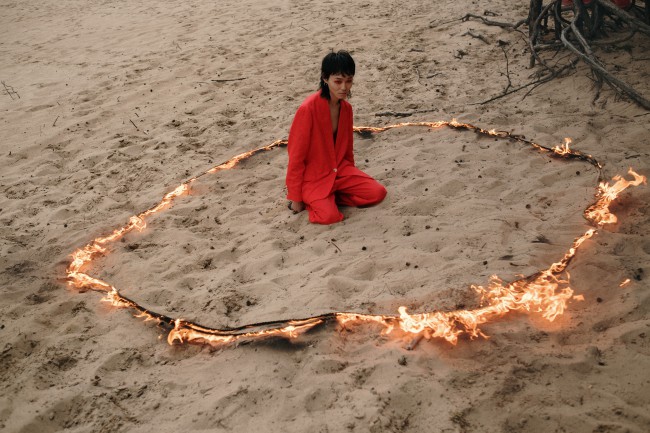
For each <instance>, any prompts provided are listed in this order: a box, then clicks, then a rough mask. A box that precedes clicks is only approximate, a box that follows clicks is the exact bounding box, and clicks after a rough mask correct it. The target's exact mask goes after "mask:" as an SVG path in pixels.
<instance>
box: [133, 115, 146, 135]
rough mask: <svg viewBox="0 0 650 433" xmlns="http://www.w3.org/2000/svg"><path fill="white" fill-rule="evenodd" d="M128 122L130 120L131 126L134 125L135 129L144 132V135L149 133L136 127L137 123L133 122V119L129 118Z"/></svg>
mask: <svg viewBox="0 0 650 433" xmlns="http://www.w3.org/2000/svg"><path fill="white" fill-rule="evenodd" d="M129 122H131V125H133V127H134V128H135V129H137V130H138V132H144V133H145V134H146V135H149V134H147V132H146V131H143V130H141V129H140V128H138V125H136V124H135V123H133V120H131V119H129Z"/></svg>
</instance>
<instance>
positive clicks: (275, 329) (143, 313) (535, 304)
mask: <svg viewBox="0 0 650 433" xmlns="http://www.w3.org/2000/svg"><path fill="white" fill-rule="evenodd" d="M411 126H415V127H428V128H431V129H438V128H441V127H443V126H447V127H450V128H453V129H457V130H467V131H473V132H475V133H477V134H480V135H485V136H490V137H501V138H508V139H510V140H514V141H518V142H520V143H523V144H527V145H529V146H531V147H533V148H534V149H537V150H539V151H542V152H546V153H548V154H549V155H552V156H555V157H561V158H566V159H578V160H582V161H585V162H588V163H590V164H591V165H593V166H595V167H596V168H597V169H599V170H600V169H601V168H602V165H601V164H600V163H599V162H598V161H597V160H596V159H595V158H593V157H592V156H591V155H587V154H583V153H581V152H579V151H576V150H573V149H571V148H570V144H571V140H570V139H568V138H566V139H565V141H564V144H563V145H562V146H555V147H552V148H551V147H547V146H543V145H541V144H538V143H535V142H533V141H531V140H528V139H526V138H525V137H523V136H520V135H514V134H512V133H510V132H507V131H497V130H495V129H490V130H485V129H483V128H479V127H477V126H474V125H471V124H468V123H461V122H458V121H457V120H456V119H452V120H451V121H437V122H406V123H398V124H394V125H387V126H383V127H369V126H358V127H354V131H356V132H358V133H361V134H372V133H379V132H383V131H387V130H389V129H394V128H402V127H411ZM286 144H287V141H286V140H276V141H274V142H272V143H271V144H269V145H266V146H263V147H260V148H257V149H254V150H251V151H248V152H244V153H241V154H239V155H236V156H234V157H233V158H231V159H229V160H228V161H226V162H224V163H221V164H219V165H217V166H215V167H213V168H210V169H209V170H207V171H205V172H204V173H202V174H200V175H198V176H196V177H193V178H191V179H189V180H187V181H185V182H183V183H182V184H181V185H179V186H178V187H176V188H175V189H174V190H172V191H171V192H169V193H167V194H165V195H164V196H163V198H162V200H161V201H160V202H159V203H157V204H156V205H154V206H153V207H151V208H149V209H147V210H146V211H144V212H142V213H140V214H138V215H134V216H132V217H130V218H129V220H128V222H127V223H126V224H125V225H124V226H122V227H120V228H117V229H115V230H114V231H113V232H111V233H110V234H108V235H106V236H101V237H97V238H95V239H94V240H92V241H91V242H90V243H88V244H87V245H85V246H84V247H82V248H80V249H78V250H76V251H74V252H73V253H72V259H71V261H70V264H69V265H68V268H67V269H66V274H67V281H68V284H69V285H70V286H71V287H74V288H77V289H80V290H81V289H91V290H96V291H100V292H104V297H103V298H102V301H104V302H107V303H109V304H110V305H111V306H113V307H116V308H128V309H132V310H135V311H136V317H140V318H143V319H144V320H145V321H155V322H157V323H158V324H159V325H162V326H166V327H168V328H170V331H169V334H168V336H167V341H168V343H169V344H175V343H195V344H209V345H212V346H222V345H227V344H232V343H237V342H240V341H247V340H258V339H265V338H270V337H281V338H287V339H293V338H297V337H298V336H300V335H302V334H304V333H305V332H307V331H309V330H311V329H313V328H314V327H316V326H319V325H322V324H324V323H327V322H330V321H337V322H338V323H339V324H340V326H341V327H342V328H346V327H348V326H350V325H352V324H361V323H371V324H378V325H380V326H381V327H383V333H384V334H386V335H387V334H391V333H392V332H393V331H394V330H396V329H398V330H400V331H401V332H402V333H403V334H406V335H421V336H424V337H426V338H427V339H429V338H433V337H436V338H442V339H444V340H446V341H448V342H449V343H451V344H456V343H457V341H458V339H459V337H460V336H461V335H463V334H466V335H467V336H469V338H471V339H474V338H477V337H483V338H487V336H486V335H485V334H484V333H483V332H482V331H481V330H480V328H479V326H480V325H483V324H485V323H487V322H489V321H491V320H494V319H495V318H498V317H502V316H504V315H505V314H507V313H509V312H511V311H523V312H534V313H538V314H541V316H542V317H544V318H545V319H547V320H549V321H553V320H555V319H556V318H557V317H558V316H559V315H561V314H562V313H563V312H564V311H565V309H566V306H567V303H568V302H569V301H570V300H571V299H573V300H584V296H583V295H574V294H573V293H574V292H573V289H571V287H570V286H569V275H568V274H567V273H566V268H567V266H568V265H569V263H570V262H571V260H572V259H573V258H574V257H575V255H576V253H577V251H578V249H579V248H580V247H581V246H582V245H583V244H584V242H585V241H587V240H588V239H590V238H591V237H592V236H594V235H595V234H596V230H595V229H589V230H587V231H586V232H585V233H584V234H583V235H582V236H579V237H578V238H576V239H575V240H574V241H573V243H572V245H571V247H570V248H569V249H568V251H567V252H566V253H565V254H564V256H563V257H562V258H561V259H560V260H559V261H558V262H555V263H552V264H551V265H550V266H549V267H548V268H547V269H544V270H541V271H539V272H537V273H535V274H533V275H531V276H528V277H524V278H521V279H519V280H516V281H513V282H504V281H503V280H501V279H500V278H499V277H497V276H496V275H493V276H491V277H490V280H489V283H488V285H487V287H483V286H472V288H473V289H474V290H475V291H476V292H477V293H478V294H479V295H480V296H481V306H480V308H477V309H474V310H456V311H448V312H442V311H433V312H424V313H415V314H410V313H408V312H407V307H405V306H401V307H399V308H398V314H395V315H371V314H361V313H351V312H334V313H328V314H323V315H320V316H315V317H309V318H305V319H299V320H280V321H274V322H266V323H258V324H251V325H245V326H242V327H239V328H229V329H214V328H208V327H204V326H201V325H198V324H196V323H193V322H190V321H186V320H182V319H178V318H176V319H174V318H171V317H168V316H165V315H162V314H159V313H156V312H154V311H151V310H148V309H146V308H145V307H143V306H142V305H140V304H138V303H137V302H135V301H133V300H131V299H129V298H126V297H125V296H123V295H121V294H120V293H119V291H118V290H117V289H116V288H115V287H113V286H112V285H111V284H109V283H108V282H106V281H103V280H100V279H98V278H95V277H92V276H90V275H89V274H88V273H87V269H88V268H89V267H90V265H91V264H92V263H93V261H94V260H96V259H97V258H99V257H101V256H104V255H106V254H108V253H109V250H108V247H107V246H108V245H109V244H111V243H112V242H115V241H117V240H119V239H120V238H122V237H124V236H125V235H126V234H128V233H130V232H132V231H133V230H137V231H142V230H144V229H145V228H146V226H147V224H146V219H147V218H149V217H151V216H153V215H155V214H157V213H159V212H162V211H163V210H165V209H167V208H169V207H170V206H172V205H173V203H174V201H175V200H176V199H178V198H179V197H181V196H184V195H188V194H189V193H190V187H191V185H192V183H194V182H195V181H196V180H197V179H198V178H200V177H201V176H204V175H206V174H214V173H218V172H220V171H222V170H228V169H232V168H233V167H235V166H237V164H239V163H240V162H241V161H243V160H245V159H248V158H250V157H251V156H253V155H256V154H257V153H260V152H263V151H268V150H271V149H273V148H276V147H279V146H284V145H286ZM628 173H629V174H631V175H632V176H633V178H634V179H633V180H631V181H628V180H625V179H624V178H622V177H621V176H615V177H614V178H613V181H615V183H614V184H613V185H611V186H610V185H609V184H608V183H602V182H601V183H600V185H599V187H598V192H597V194H596V197H597V201H596V202H595V203H594V204H593V205H591V206H590V207H589V208H587V210H585V213H584V215H585V218H586V219H587V220H588V221H590V222H592V223H593V224H594V225H595V226H596V227H602V226H603V225H605V224H611V223H615V222H616V221H617V219H616V216H615V215H614V214H613V213H611V211H610V210H609V206H610V204H611V203H612V202H613V201H614V200H615V199H616V198H617V197H618V196H619V195H620V193H621V192H622V191H624V190H625V189H626V188H628V187H630V186H638V185H640V184H642V183H643V184H645V183H646V177H645V176H642V175H639V174H637V173H636V172H634V170H632V169H631V168H630V169H629V171H628ZM563 275H566V276H565V277H562V276H563ZM629 281H630V280H629V279H627V280H625V281H623V282H622V283H621V285H620V286H621V287H623V286H624V285H626V284H628V283H629Z"/></svg>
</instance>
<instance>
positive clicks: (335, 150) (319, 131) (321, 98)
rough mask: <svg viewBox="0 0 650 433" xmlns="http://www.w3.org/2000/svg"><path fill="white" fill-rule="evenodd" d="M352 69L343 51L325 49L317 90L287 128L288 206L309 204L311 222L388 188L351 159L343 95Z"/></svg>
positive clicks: (338, 216) (365, 202)
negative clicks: (327, 50)
mask: <svg viewBox="0 0 650 433" xmlns="http://www.w3.org/2000/svg"><path fill="white" fill-rule="evenodd" d="M354 72H355V64H354V60H353V59H352V56H350V54H349V53H348V52H347V51H339V52H337V53H334V52H332V53H329V54H328V55H326V56H325V58H324V59H323V63H322V67H321V78H320V86H319V91H318V92H316V93H314V94H312V95H311V96H309V97H308V98H307V99H306V100H305V101H304V102H303V103H302V104H301V105H300V108H298V111H297V112H296V115H295V117H294V119H293V123H292V125H291V130H290V132H289V145H288V150H289V165H288V167H287V178H286V182H287V198H288V199H289V200H290V202H289V209H291V210H292V211H294V213H298V212H301V211H303V210H304V209H307V211H308V212H309V221H310V222H312V223H318V224H332V223H336V222H339V221H342V220H343V214H342V213H341V212H340V211H339V209H338V206H337V205H344V206H370V205H374V204H377V203H379V202H381V201H382V200H383V199H384V197H385V196H386V188H384V187H383V186H382V185H381V184H380V183H379V182H377V181H376V180H374V179H373V178H372V177H370V176H369V175H367V174H366V173H364V172H362V171H361V170H359V169H358V168H357V167H355V165H354V155H353V150H352V141H353V140H352V107H351V106H350V104H349V103H348V102H347V101H346V99H347V98H348V97H349V96H350V88H351V87H352V82H353V78H354Z"/></svg>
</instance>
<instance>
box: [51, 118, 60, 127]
mask: <svg viewBox="0 0 650 433" xmlns="http://www.w3.org/2000/svg"><path fill="white" fill-rule="evenodd" d="M59 117H61V116H56V119H54V123H53V124H52V126H56V121H57V120H59Z"/></svg>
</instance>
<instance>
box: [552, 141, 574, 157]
mask: <svg viewBox="0 0 650 433" xmlns="http://www.w3.org/2000/svg"><path fill="white" fill-rule="evenodd" d="M570 144H571V139H570V138H565V139H564V144H563V145H562V146H555V147H554V148H553V152H555V153H556V154H558V155H560V156H563V155H567V154H570V153H571V149H570V148H569V145H570Z"/></svg>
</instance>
